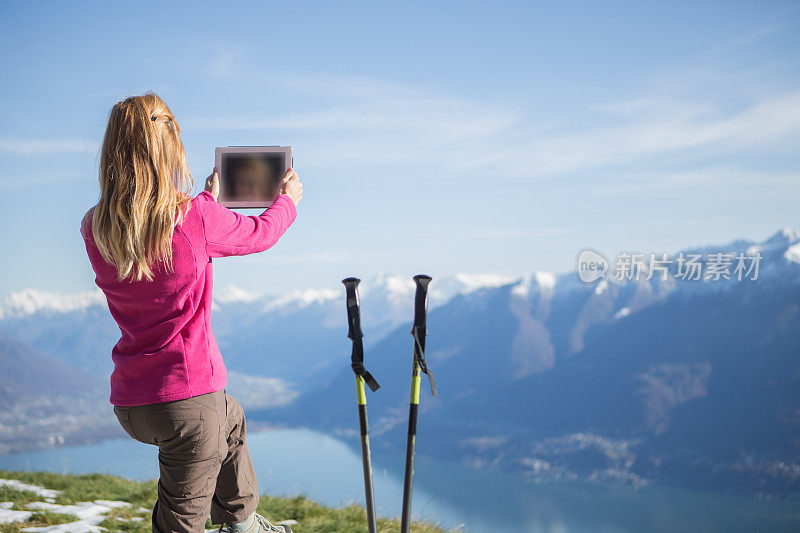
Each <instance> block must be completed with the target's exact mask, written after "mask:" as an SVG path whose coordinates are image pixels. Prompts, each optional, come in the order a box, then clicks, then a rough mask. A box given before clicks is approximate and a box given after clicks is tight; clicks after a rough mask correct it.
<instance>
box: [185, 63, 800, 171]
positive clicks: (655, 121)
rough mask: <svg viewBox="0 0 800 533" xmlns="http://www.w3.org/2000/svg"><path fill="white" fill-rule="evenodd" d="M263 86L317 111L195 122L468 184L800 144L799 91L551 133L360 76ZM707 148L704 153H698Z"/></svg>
mask: <svg viewBox="0 0 800 533" xmlns="http://www.w3.org/2000/svg"><path fill="white" fill-rule="evenodd" d="M266 78H268V81H269V86H270V87H271V88H274V87H279V88H280V90H285V91H302V90H303V88H305V90H306V91H310V89H309V88H308V87H309V86H312V87H313V96H314V97H315V99H316V100H315V101H317V102H318V103H317V104H316V105H317V106H319V108H318V109H316V110H313V111H308V112H303V113H280V112H278V113H276V114H270V115H267V114H266V113H267V111H256V112H253V110H252V109H248V110H246V111H245V110H243V111H241V112H237V111H236V110H230V109H225V110H224V111H223V110H220V111H219V112H218V113H217V115H216V116H214V114H211V115H210V116H206V117H203V118H196V119H194V120H191V119H190V120H189V121H188V123H189V124H190V125H191V127H196V128H202V129H209V130H227V131H270V130H287V131H289V132H292V134H293V135H304V137H303V140H304V143H303V144H304V150H305V156H306V161H307V162H311V163H312V164H313V163H316V164H324V165H325V166H339V165H349V164H358V165H382V166H390V165H397V166H410V165H414V164H418V163H419V162H420V161H424V162H425V163H426V164H429V165H430V166H432V167H433V168H436V169H438V170H441V171H444V172H449V173H454V174H459V175H465V176H468V175H476V173H479V172H481V171H484V170H485V169H487V168H492V170H493V173H494V175H496V176H498V177H499V176H515V177H553V176H559V175H563V174H567V173H571V172H578V171H585V170H593V169H598V168H602V167H607V166H610V165H623V164H627V163H631V162H635V161H638V160H640V159H642V158H648V157H650V158H654V157H658V156H663V155H674V154H681V155H683V156H686V157H689V158H697V157H699V156H702V157H708V156H713V155H724V154H729V153H732V152H738V151H741V150H742V149H761V148H764V147H769V148H770V149H779V150H787V149H788V147H789V144H790V143H791V142H795V141H797V137H798V136H799V135H800V91H797V90H794V91H788V92H785V93H783V94H777V95H776V94H772V95H771V96H761V97H754V96H752V95H750V97H749V98H748V99H747V100H746V103H743V104H741V103H740V105H739V107H738V108H735V109H731V108H725V109H723V108H722V102H721V101H719V100H715V99H713V98H712V99H709V98H708V96H707V95H703V96H702V97H700V96H695V97H686V96H684V97H681V98H676V97H666V96H664V95H663V94H660V93H659V92H658V91H654V92H653V94H643V95H640V96H638V97H636V98H631V99H629V100H623V101H618V102H610V103H609V102H606V103H584V104H583V106H584V108H583V110H581V109H576V113H578V115H579V116H581V117H583V119H586V118H591V122H592V123H595V124H599V125H597V126H595V127H586V126H585V125H584V124H583V123H582V124H578V123H575V122H571V121H570V119H569V117H565V118H564V119H563V120H561V121H558V120H557V117H556V119H552V118H550V119H548V120H549V122H547V123H544V122H531V121H530V120H525V119H526V116H527V115H528V114H529V113H530V112H531V111H536V110H537V107H542V106H544V105H545V104H544V103H537V102H526V103H524V104H522V103H521V102H516V103H513V104H511V103H507V102H502V103H501V102H497V101H487V100H475V99H468V98H460V97H457V96H453V95H441V94H432V93H431V91H426V90H423V89H422V88H419V87H414V86H410V85H405V84H399V83H395V82H391V81H384V80H376V79H371V78H363V77H346V76H327V75H311V74H306V75H300V76H298V75H295V74H291V75H290V74H277V73H273V74H270V75H269V76H267V77H266ZM262 81H263V82H264V83H266V80H262ZM685 92H690V90H689V89H687V90H686V91H685ZM290 94H291V93H290ZM309 94H312V93H309ZM320 100H322V101H324V102H330V103H329V104H327V105H325V104H320V103H319V101H320ZM700 148H702V150H703V153H702V154H697V153H692V150H695V149H700Z"/></svg>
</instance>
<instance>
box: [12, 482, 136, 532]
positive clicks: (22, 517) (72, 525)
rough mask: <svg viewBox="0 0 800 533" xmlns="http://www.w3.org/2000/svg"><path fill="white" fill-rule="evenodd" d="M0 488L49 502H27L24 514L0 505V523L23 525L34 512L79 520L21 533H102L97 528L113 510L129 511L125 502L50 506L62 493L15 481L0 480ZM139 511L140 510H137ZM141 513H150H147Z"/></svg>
mask: <svg viewBox="0 0 800 533" xmlns="http://www.w3.org/2000/svg"><path fill="white" fill-rule="evenodd" d="M0 486H5V487H9V488H12V489H14V490H19V491H25V492H32V493H34V494H36V495H38V496H42V497H43V498H45V499H47V500H48V501H43V502H30V503H27V504H25V508H26V509H29V510H26V511H17V510H13V509H12V508H11V507H13V505H14V504H13V502H2V503H0V523H11V522H25V521H26V520H28V519H29V518H30V517H31V515H32V514H33V513H34V512H35V511H50V512H52V513H59V514H69V515H73V516H76V517H78V520H77V521H75V522H68V523H65V524H56V525H52V526H42V527H26V528H22V529H20V531H25V532H28V531H31V532H33V531H41V532H47V533H100V532H101V531H105V530H104V529H103V528H101V527H100V526H99V525H98V524H99V523H100V522H102V521H103V520H105V519H106V518H107V517H106V514H107V513H108V512H110V511H111V510H112V509H118V508H120V507H129V506H130V505H131V504H130V503H128V502H121V501H113V500H94V501H93V502H78V503H74V504H71V505H59V504H57V503H53V501H52V500H53V499H54V498H55V497H56V496H58V495H59V494H61V491H58V490H52V489H45V488H43V487H38V486H36V485H29V484H27V483H22V482H21V481H17V480H15V479H0ZM140 510H142V509H140ZM144 511H147V512H149V511H148V510H147V509H144ZM132 520H136V521H139V520H143V518H141V517H134V518H132Z"/></svg>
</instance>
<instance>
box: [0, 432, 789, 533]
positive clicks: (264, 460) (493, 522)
mask: <svg viewBox="0 0 800 533" xmlns="http://www.w3.org/2000/svg"><path fill="white" fill-rule="evenodd" d="M247 439H248V443H249V446H250V452H251V454H252V456H253V461H254V463H255V468H256V473H257V475H258V482H259V489H260V492H262V493H265V492H268V493H270V494H274V495H282V496H293V495H297V494H305V495H307V496H309V497H310V498H312V499H314V500H317V501H319V502H321V503H324V504H327V505H333V506H337V505H344V504H348V503H351V502H356V503H359V504H363V500H364V488H363V478H362V473H361V455H360V452H359V449H358V448H356V445H357V443H356V442H352V443H351V442H345V441H343V440H339V439H337V438H333V437H331V436H328V435H324V434H321V433H317V432H314V431H310V430H303V429H281V430H268V431H260V432H253V433H249V434H248V438H247ZM156 453H157V450H156V448H155V447H154V446H147V445H144V444H141V443H138V442H136V441H134V440H132V439H129V438H123V439H114V440H107V441H103V442H101V443H98V444H93V445H85V446H75V447H66V448H56V449H49V450H39V451H33V452H28V453H19V454H10V455H0V468H3V469H10V470H50V471H54V472H61V473H84V472H103V473H108V474H116V475H121V476H125V477H128V478H131V479H139V480H143V479H149V478H155V477H158V468H157V462H156V461H157V460H156ZM373 461H374V463H375V464H374V470H375V473H374V478H375V497H376V506H377V509H378V513H379V514H380V515H383V516H398V515H399V512H400V505H401V501H402V494H403V479H402V464H403V457H396V458H395V457H392V458H385V457H383V456H382V455H381V454H379V453H373ZM413 510H414V515H415V516H416V517H417V518H421V519H426V520H431V521H434V522H437V523H439V524H441V525H443V526H445V527H447V528H452V529H456V528H458V527H459V526H461V529H459V530H458V531H470V532H473V533H506V532H508V533H528V532H530V533H534V532H554V533H555V532H559V533H572V532H576V533H579V532H609V533H610V532H634V531H636V532H639V531H641V532H660V531H664V532H666V531H670V532H671V531H682V532H688V531H703V532H715V531H719V532H733V531H800V504H798V503H790V502H785V501H761V500H756V499H751V498H744V497H735V496H724V495H716V494H706V493H699V492H692V491H683V490H674V489H663V488H644V489H639V490H634V489H626V488H619V487H609V486H603V485H595V484H589V483H577V482H547V483H533V482H528V481H525V480H523V479H521V478H519V477H516V476H512V475H508V474H503V473H498V472H485V471H477V470H474V469H472V468H469V467H465V466H462V465H459V464H449V463H445V462H442V461H436V460H432V459H430V458H428V457H425V456H420V455H418V456H417V461H416V468H415V485H414V501H413ZM275 518H276V519H280V518H282V517H275Z"/></svg>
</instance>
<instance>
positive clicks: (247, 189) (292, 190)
mask: <svg viewBox="0 0 800 533" xmlns="http://www.w3.org/2000/svg"><path fill="white" fill-rule="evenodd" d="M215 153H216V157H215V160H216V169H217V170H218V172H219V199H218V201H219V203H220V204H222V205H224V206H225V207H234V208H249V207H252V208H259V209H264V208H266V207H269V206H270V205H271V204H272V202H273V201H274V200H275V197H276V196H277V195H278V194H281V193H286V194H289V196H290V197H292V200H293V201H294V202H295V205H297V202H299V201H300V197H301V196H302V194H303V193H302V185H300V181H299V179H298V178H297V174H296V173H295V172H294V171H293V170H291V167H292V147H291V146H229V147H227V148H217V149H216V151H215ZM292 176H293V177H292ZM212 194H213V193H212Z"/></svg>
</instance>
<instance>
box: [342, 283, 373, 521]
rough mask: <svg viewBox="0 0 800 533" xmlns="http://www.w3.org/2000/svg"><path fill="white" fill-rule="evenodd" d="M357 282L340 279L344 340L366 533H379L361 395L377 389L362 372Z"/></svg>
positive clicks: (362, 352) (364, 407)
mask: <svg viewBox="0 0 800 533" xmlns="http://www.w3.org/2000/svg"><path fill="white" fill-rule="evenodd" d="M360 282H361V280H360V279H358V278H347V279H343V280H342V283H344V287H345V291H346V293H347V326H348V330H347V337H348V338H349V339H350V340H352V341H353V355H352V356H351V358H350V361H351V366H352V367H353V372H355V374H356V400H357V401H358V425H359V428H360V430H361V459H362V462H363V464H364V493H365V494H366V499H367V526H368V527H369V533H376V532H377V531H378V524H377V522H376V521H375V500H374V495H373V492H372V458H371V457H370V453H369V427H368V425H367V395H366V393H365V391H364V383H366V384H367V386H369V388H370V389H371V390H372V392H375V391H376V390H378V389H379V388H380V385H378V382H377V381H375V378H374V377H372V374H370V373H369V372H368V371H367V369H366V368H364V343H363V341H362V340H361V338H362V337H363V336H364V332H362V331H361V311H360V310H359V308H358V305H359V303H358V292H357V289H358V284H359V283H360Z"/></svg>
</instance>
